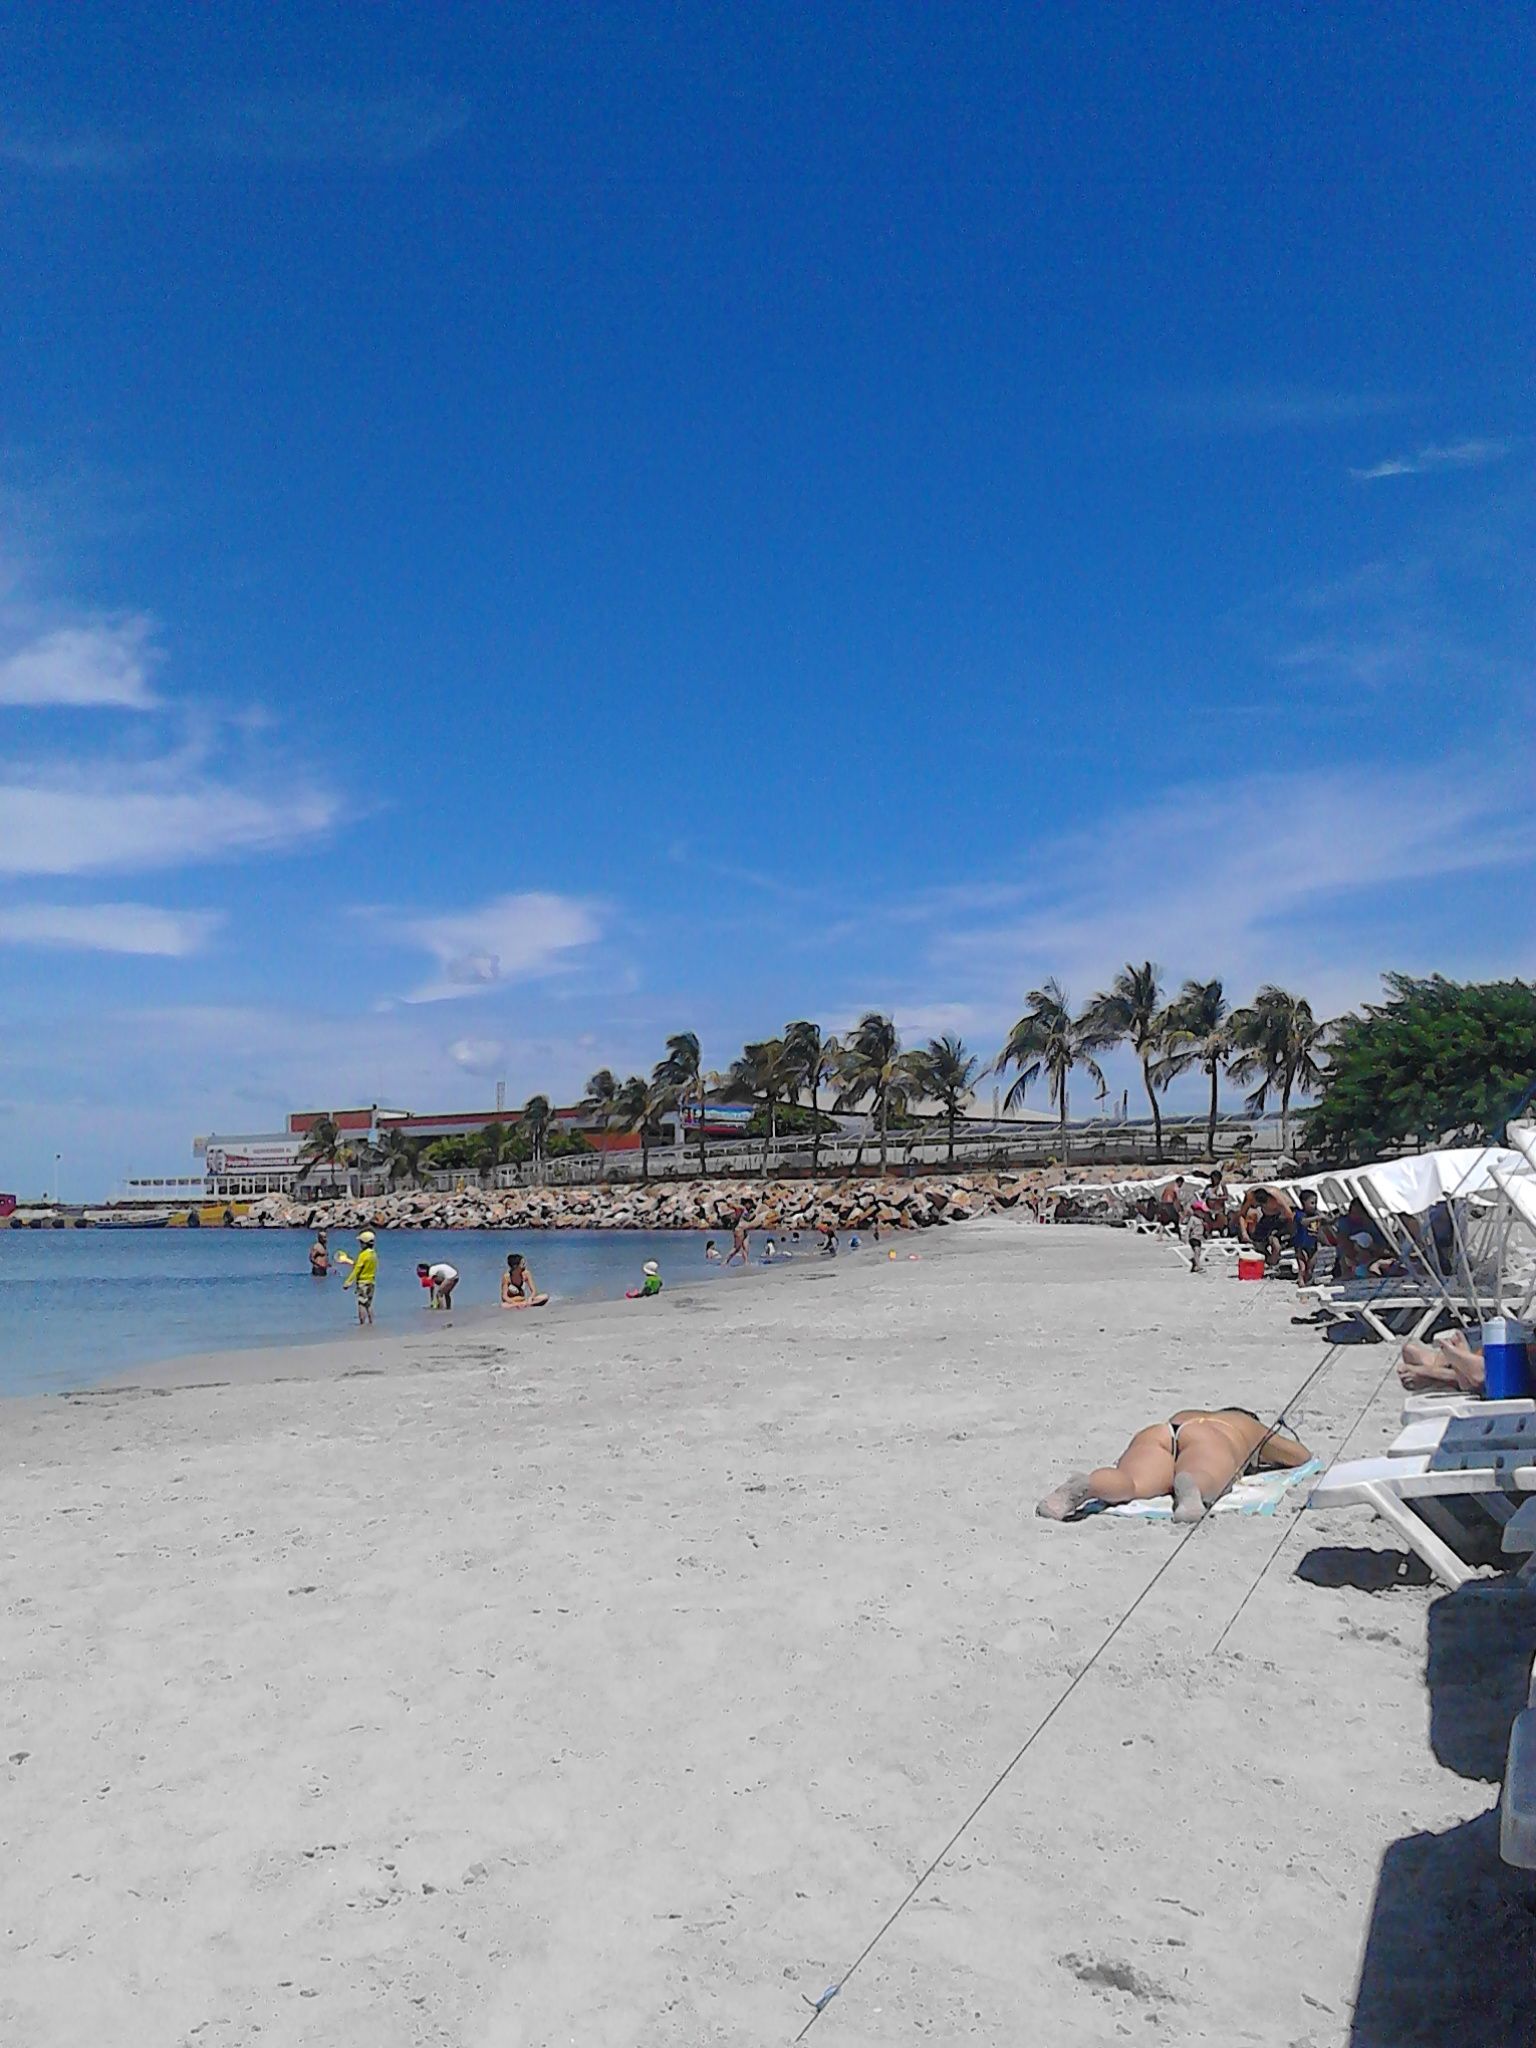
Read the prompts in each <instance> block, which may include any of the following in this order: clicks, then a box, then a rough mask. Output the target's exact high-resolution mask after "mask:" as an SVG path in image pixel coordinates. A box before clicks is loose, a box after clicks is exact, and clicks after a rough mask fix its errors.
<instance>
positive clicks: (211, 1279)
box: [0, 1229, 814, 1395]
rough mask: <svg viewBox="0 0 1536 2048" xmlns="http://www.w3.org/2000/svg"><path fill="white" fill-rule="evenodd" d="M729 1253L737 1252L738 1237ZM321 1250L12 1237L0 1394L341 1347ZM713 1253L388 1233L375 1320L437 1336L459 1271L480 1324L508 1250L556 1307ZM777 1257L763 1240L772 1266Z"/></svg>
mask: <svg viewBox="0 0 1536 2048" xmlns="http://www.w3.org/2000/svg"><path fill="white" fill-rule="evenodd" d="M716 1241H717V1243H718V1245H719V1249H720V1251H721V1253H722V1255H723V1254H724V1253H726V1252H729V1250H730V1248H731V1243H730V1236H729V1233H725V1234H723V1235H722V1234H721V1233H719V1232H717V1233H716ZM311 1242H312V1236H311V1233H310V1232H308V1231H304V1230H222V1229H214V1230H209V1229H205V1230H6V1229H0V1395H3V1394H39V1393H47V1392H51V1391H52V1392H56V1391H58V1390H59V1389H61V1388H65V1387H84V1386H91V1385H95V1384H99V1383H100V1382H101V1381H103V1380H108V1379H115V1378H117V1377H118V1376H119V1375H120V1374H122V1373H125V1372H129V1371H131V1370H132V1369H133V1368H134V1367H135V1366H141V1365H148V1364H151V1363H153V1362H154V1361H156V1360H158V1359H168V1358H176V1357H185V1356H186V1355H187V1354H188V1353H189V1352H203V1351H230V1350H242V1349H251V1348H255V1347H260V1346H263V1345H268V1344H291V1343H305V1342H308V1341H312V1340H314V1339H317V1338H323V1337H331V1336H336V1335H338V1334H339V1333H341V1332H343V1331H345V1330H348V1329H350V1328H352V1327H354V1326H355V1324H356V1320H357V1311H356V1309H355V1307H354V1306H353V1297H352V1295H351V1293H350V1292H344V1291H343V1289H342V1285H341V1282H342V1269H335V1270H333V1271H332V1273H331V1276H330V1278H329V1279H327V1280H315V1279H312V1278H311V1277H310V1272H309V1247H310V1244H311ZM330 1242H331V1253H332V1257H333V1258H334V1256H335V1254H336V1253H337V1252H339V1251H345V1252H349V1253H351V1254H353V1255H354V1256H355V1254H356V1251H357V1238H356V1235H355V1233H353V1232H351V1231H340V1230H337V1231H332V1233H331V1240H330ZM704 1245H705V1234H704V1232H702V1231H700V1232H697V1233H696V1232H693V1231H676V1230H668V1231H644V1230H558V1231H555V1230H551V1231H537V1230H535V1231H526V1230H381V1231H380V1232H379V1236H378V1245H377V1249H378V1254H379V1279H378V1293H377V1295H376V1297H375V1301H374V1321H375V1323H376V1325H377V1327H378V1329H379V1331H380V1333H381V1334H383V1333H386V1332H388V1333H399V1332H403V1331H409V1330H421V1329H425V1328H428V1327H430V1325H429V1321H428V1312H427V1310H426V1302H427V1296H426V1294H425V1292H424V1290H423V1289H422V1287H421V1286H420V1284H419V1282H418V1280H417V1278H416V1263H417V1261H418V1260H419V1259H425V1260H427V1261H429V1262H432V1261H436V1260H438V1259H446V1260H447V1261H448V1263H449V1265H451V1266H457V1267H458V1269H459V1274H460V1279H459V1285H458V1288H457V1290H456V1291H455V1294H454V1298H453V1305H454V1307H455V1309H469V1308H488V1307H494V1305H495V1304H496V1302H497V1301H498V1300H499V1298H500V1291H501V1275H502V1273H503V1272H504V1271H505V1270H506V1263H507V1253H508V1252H509V1251H520V1252H521V1253H522V1254H523V1256H524V1257H525V1258H526V1259H527V1261H528V1264H529V1266H530V1267H531V1268H532V1269H533V1274H534V1277H535V1279H536V1280H537V1281H538V1284H539V1290H540V1292H541V1293H545V1294H548V1295H550V1296H551V1298H552V1299H553V1300H555V1301H583V1300H587V1301H590V1300H599V1299H603V1298H605V1297H607V1298H614V1297H617V1296H620V1295H622V1294H623V1293H624V1292H625V1290H626V1288H630V1287H638V1286H639V1285H640V1279H641V1267H642V1266H643V1265H644V1263H645V1261H646V1260H647V1259H655V1260H656V1262H657V1263H658V1265H659V1266H660V1267H661V1273H662V1279H663V1280H664V1281H665V1282H668V1283H672V1284H675V1283H677V1282H679V1281H683V1280H700V1279H715V1278H718V1277H719V1275H720V1274H721V1272H722V1270H723V1268H722V1267H721V1266H719V1265H714V1264H711V1263H709V1262H708V1261H706V1259H705V1257H704ZM762 1246H763V1239H762V1238H761V1236H759V1237H757V1238H755V1239H754V1241H753V1248H754V1252H755V1253H756V1255H757V1257H758V1258H760V1257H761V1254H762ZM805 1249H806V1251H807V1252H813V1251H814V1246H813V1245H812V1244H811V1243H810V1241H809V1240H807V1242H806V1247H805ZM733 1270H739V1268H737V1269H733Z"/></svg>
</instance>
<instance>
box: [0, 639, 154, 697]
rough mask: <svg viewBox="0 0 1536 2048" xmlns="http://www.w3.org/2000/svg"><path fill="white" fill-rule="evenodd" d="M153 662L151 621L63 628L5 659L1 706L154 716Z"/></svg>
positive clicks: (0, 668)
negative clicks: (96, 708)
mask: <svg viewBox="0 0 1536 2048" xmlns="http://www.w3.org/2000/svg"><path fill="white" fill-rule="evenodd" d="M153 659H154V649H153V647H152V644H151V625H150V621H149V620H148V619H144V618H129V619H122V620H119V621H117V622H116V623H115V624H110V625H109V624H101V625H87V626H62V627H60V628H58V629H57V630H56V631H55V632H52V633H45V634H43V635H41V636H40V637H39V638H37V639H34V640H31V641H29V642H28V643H27V644H26V645H25V646H22V647H19V648H17V649H16V650H15V651H14V652H13V653H11V654H7V655H4V656H0V704H14V705H21V704H27V705H51V706H54V707H66V706H80V705H87V704H102V705H115V706H117V707H118V708H120V709H122V710H125V711H152V710H154V709H155V706H156V699H155V697H154V696H153V694H152V693H151V691H150V688H149V671H150V668H151V666H152V664H153Z"/></svg>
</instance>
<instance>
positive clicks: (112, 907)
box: [0, 903, 224, 960]
mask: <svg viewBox="0 0 1536 2048" xmlns="http://www.w3.org/2000/svg"><path fill="white" fill-rule="evenodd" d="M223 921H224V920H223V914H222V913H221V912H219V911H216V910H163V909H161V908H159V907H158V906H157V905H155V904H152V903H18V904H12V905H11V906H10V907H9V908H5V907H0V945H8V946H52V947H58V948H62V949H65V950H68V951H71V952H86V953H133V954H143V955H155V956H158V957H160V958H162V959H171V960H179V959H182V958H184V957H185V956H186V955H187V954H189V953H196V952H199V951H201V949H202V948H203V947H204V946H205V945H206V944H207V942H208V940H209V939H210V938H211V937H212V936H213V934H214V933H215V932H216V931H217V930H218V928H219V926H220V925H221V924H222V923H223Z"/></svg>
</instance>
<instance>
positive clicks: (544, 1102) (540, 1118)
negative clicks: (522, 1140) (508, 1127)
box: [518, 1095, 555, 1170]
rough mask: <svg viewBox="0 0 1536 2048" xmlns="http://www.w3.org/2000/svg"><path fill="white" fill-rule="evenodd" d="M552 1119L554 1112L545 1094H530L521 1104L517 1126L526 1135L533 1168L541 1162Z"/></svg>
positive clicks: (553, 1118)
mask: <svg viewBox="0 0 1536 2048" xmlns="http://www.w3.org/2000/svg"><path fill="white" fill-rule="evenodd" d="M554 1120H555V1112H554V1111H553V1110H552V1109H551V1108H550V1106H549V1097H548V1096H547V1095H530V1096H529V1098H528V1100H527V1101H526V1102H525V1103H524V1104H523V1113H522V1115H521V1116H520V1117H519V1119H518V1128H519V1129H520V1130H521V1131H522V1132H524V1133H525V1135H526V1136H527V1139H528V1147H529V1157H530V1158H531V1160H532V1161H533V1164H534V1167H535V1170H537V1168H538V1167H540V1166H541V1165H542V1164H543V1161H544V1147H545V1145H546V1144H547V1142H548V1140H549V1131H550V1126H551V1124H553V1122H554Z"/></svg>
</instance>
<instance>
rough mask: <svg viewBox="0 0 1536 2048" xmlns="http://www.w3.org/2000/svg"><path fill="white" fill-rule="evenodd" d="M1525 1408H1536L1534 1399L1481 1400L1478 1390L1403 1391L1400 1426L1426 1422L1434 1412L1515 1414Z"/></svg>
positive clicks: (1405, 1426)
mask: <svg viewBox="0 0 1536 2048" xmlns="http://www.w3.org/2000/svg"><path fill="white" fill-rule="evenodd" d="M1525 1409H1536V1401H1530V1400H1523V1401H1515V1400H1511V1401H1485V1400H1484V1399H1483V1397H1482V1395H1481V1394H1437V1393H1432V1392H1427V1391H1426V1392H1424V1393H1421V1394H1404V1396H1403V1427H1404V1428H1405V1429H1406V1428H1407V1426H1408V1424H1409V1423H1410V1422H1426V1421H1428V1420H1429V1419H1430V1418H1431V1417H1432V1416H1437V1415H1491V1414H1494V1413H1498V1414H1504V1415H1518V1414H1519V1413H1521V1412H1522V1410H1525Z"/></svg>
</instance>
